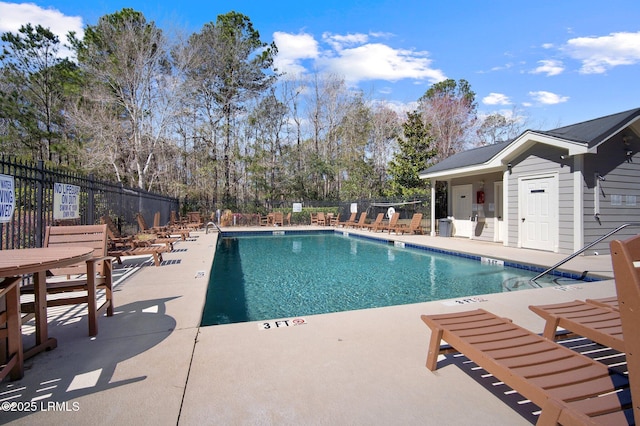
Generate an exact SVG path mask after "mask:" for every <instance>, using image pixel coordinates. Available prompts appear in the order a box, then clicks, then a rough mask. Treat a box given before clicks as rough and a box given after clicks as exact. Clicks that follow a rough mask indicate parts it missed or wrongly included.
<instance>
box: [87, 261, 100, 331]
mask: <svg viewBox="0 0 640 426" xmlns="http://www.w3.org/2000/svg"><path fill="white" fill-rule="evenodd" d="M96 292H97V291H96V270H95V263H93V262H92V261H90V260H89V261H87V311H88V318H89V336H92V337H93V336H95V335H97V334H98V301H97V300H96V297H97V295H96Z"/></svg>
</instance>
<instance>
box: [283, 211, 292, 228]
mask: <svg viewBox="0 0 640 426" xmlns="http://www.w3.org/2000/svg"><path fill="white" fill-rule="evenodd" d="M284 224H285V225H289V226H291V212H289V213H287V215H286V216H285V217H284Z"/></svg>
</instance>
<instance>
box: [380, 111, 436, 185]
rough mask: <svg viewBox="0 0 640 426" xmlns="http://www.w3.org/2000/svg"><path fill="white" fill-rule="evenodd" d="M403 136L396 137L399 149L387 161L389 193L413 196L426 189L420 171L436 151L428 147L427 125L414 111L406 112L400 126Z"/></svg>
mask: <svg viewBox="0 0 640 426" xmlns="http://www.w3.org/2000/svg"><path fill="white" fill-rule="evenodd" d="M402 127H403V133H404V137H403V138H400V139H399V140H398V151H397V152H396V153H395V155H394V157H393V160H392V161H391V162H390V163H389V168H388V171H389V174H390V175H391V188H390V191H389V195H390V196H402V197H415V196H421V195H425V194H427V191H428V188H427V184H426V182H425V181H424V180H422V179H420V177H419V174H420V172H421V171H422V170H424V169H426V168H427V167H428V165H429V160H430V159H431V158H433V157H434V156H435V155H436V153H437V151H436V150H435V149H434V148H433V147H432V146H431V145H432V142H433V137H432V136H431V134H430V131H429V130H430V128H429V126H427V125H425V124H424V122H423V121H422V118H421V116H420V113H418V112H417V111H414V112H410V113H407V121H406V122H405V123H404V124H403V125H402Z"/></svg>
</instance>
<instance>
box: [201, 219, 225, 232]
mask: <svg viewBox="0 0 640 426" xmlns="http://www.w3.org/2000/svg"><path fill="white" fill-rule="evenodd" d="M209 225H213V226H215V227H216V228H217V229H218V232H219V233H221V234H222V229H220V227H219V226H218V225H217V224H216V223H215V222H207V224H206V225H205V226H204V233H205V234H208V233H209Z"/></svg>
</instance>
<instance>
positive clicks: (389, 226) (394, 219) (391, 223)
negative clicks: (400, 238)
mask: <svg viewBox="0 0 640 426" xmlns="http://www.w3.org/2000/svg"><path fill="white" fill-rule="evenodd" d="M398 220H400V213H394V214H393V216H391V219H389V223H387V224H382V225H381V226H380V230H381V231H389V233H391V230H392V229H393V228H395V227H396V226H397V225H398Z"/></svg>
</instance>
